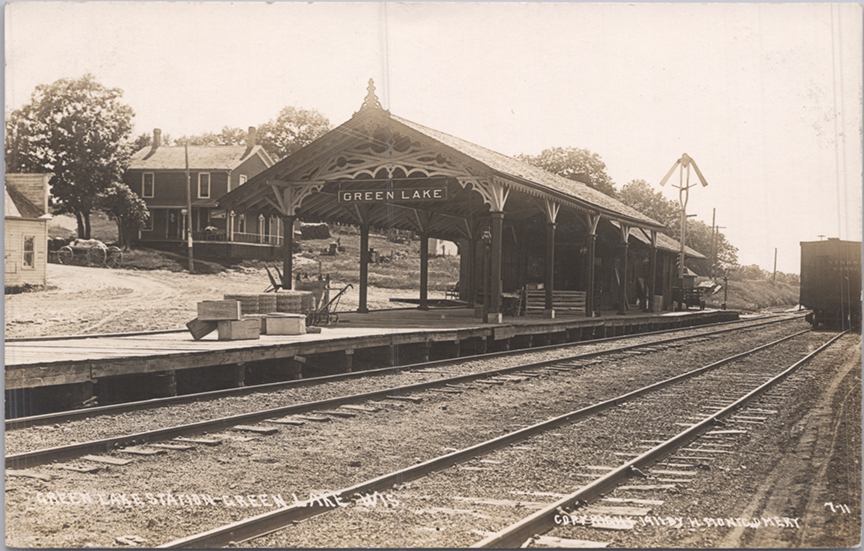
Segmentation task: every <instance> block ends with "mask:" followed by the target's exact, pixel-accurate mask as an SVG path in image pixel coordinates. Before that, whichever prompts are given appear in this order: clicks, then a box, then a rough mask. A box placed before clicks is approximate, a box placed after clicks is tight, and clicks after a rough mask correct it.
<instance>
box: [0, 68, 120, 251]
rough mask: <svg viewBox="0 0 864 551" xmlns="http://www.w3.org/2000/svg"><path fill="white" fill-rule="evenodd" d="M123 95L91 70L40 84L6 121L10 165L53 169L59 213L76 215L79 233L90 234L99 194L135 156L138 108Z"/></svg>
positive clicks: (14, 168) (23, 168) (81, 235)
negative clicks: (134, 123)
mask: <svg viewBox="0 0 864 551" xmlns="http://www.w3.org/2000/svg"><path fill="white" fill-rule="evenodd" d="M122 95H123V91H122V90H120V89H119V88H106V87H105V86H103V85H101V84H99V83H98V82H96V79H95V77H93V75H90V74H87V75H84V76H83V77H81V78H79V79H68V78H66V79H60V80H58V81H56V82H54V83H53V84H41V85H39V86H37V87H36V90H35V91H34V92H33V95H32V96H31V99H30V103H28V104H27V105H25V106H23V107H22V108H21V109H17V110H15V111H13V112H12V114H11V115H10V116H9V118H8V119H7V120H6V135H7V136H9V137H12V139H9V140H7V141H6V148H5V155H6V167H7V168H6V170H7V171H9V172H41V173H45V172H53V173H54V176H53V177H52V178H51V193H52V196H53V197H54V200H55V212H57V213H59V214H62V213H73V214H75V217H76V218H77V220H78V237H79V238H83V239H89V238H90V212H91V211H92V210H93V207H94V203H95V201H96V197H97V195H98V194H99V192H100V191H103V190H105V189H107V188H108V186H110V185H111V184H112V183H113V182H116V181H119V180H120V176H121V175H122V173H123V171H124V170H125V168H126V165H127V164H128V161H129V155H130V154H131V144H130V143H129V142H128V139H129V136H130V134H131V132H132V117H133V116H134V113H133V112H132V108H131V107H129V106H127V105H124V104H122V103H120V101H119V99H120V97H121V96H122Z"/></svg>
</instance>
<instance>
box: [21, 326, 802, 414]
mask: <svg viewBox="0 0 864 551" xmlns="http://www.w3.org/2000/svg"><path fill="white" fill-rule="evenodd" d="M768 317H769V318H772V319H769V320H767V321H764V320H763V319H761V318H760V319H757V320H755V321H754V320H753V319H750V320H735V321H726V322H720V323H716V324H706V325H700V326H695V327H688V328H676V329H664V330H661V331H653V332H646V333H639V334H635V335H620V336H615V337H604V338H599V339H592V340H588V341H580V342H575V343H564V344H554V345H548V346H539V347H535V348H531V349H519V350H511V351H505V352H490V353H486V354H477V355H473V356H460V357H456V358H447V359H444V360H435V361H430V362H423V363H417V364H410V365H404V366H394V367H384V368H379V369H371V370H365V371H356V372H351V373H341V374H338V375H327V376H322V377H313V378H308V379H296V380H291V381H283V382H276V383H266V384H260V385H250V386H244V387H239V388H229V389H224V390H214V391H208V392H199V393H194V394H183V395H180V396H171V397H166V398H154V399H150V400H141V401H136V402H126V403H120V404H111V405H105V406H97V407H91V408H84V409H76V410H69V411H60V412H54V413H47V414H42V415H33V416H27V417H16V418H12V419H6V421H5V428H6V430H7V431H11V430H16V429H21V428H26V427H31V426H39V425H53V424H57V423H65V422H67V421H72V420H77V419H87V418H90V417H96V416H99V415H117V414H120V413H125V412H130V411H142V410H149V409H154V408H160V407H169V406H174V405H180V404H189V403H195V402H201V401H204V400H215V399H219V398H225V397H231V396H246V395H249V394H255V393H262V392H273V391H279V390H284V389H291V388H302V387H308V386H316V385H320V384H326V383H332V382H336V381H348V380H352V379H358V378H363V377H375V376H386V375H392V374H394V373H401V372H406V371H420V370H423V369H431V368H441V367H446V366H451V365H456V364H462V363H468V362H473V361H480V360H489V359H494V358H503V357H508V356H514V355H519V354H532V353H543V352H549V351H554V350H561V349H565V348H573V347H579V346H586V345H596V344H603V343H609V342H616V341H620V340H628V339H640V340H641V339H644V338H646V337H654V336H657V335H663V334H668V333H673V332H676V333H677V332H688V333H690V332H693V331H703V330H704V329H708V328H711V327H725V329H720V330H716V331H710V332H704V333H702V332H700V333H696V334H690V335H683V336H680V337H675V338H671V339H664V340H660V341H651V342H649V343H647V344H646V343H641V342H640V343H639V344H635V345H632V346H630V347H622V348H621V349H620V350H622V351H623V350H628V349H634V348H638V347H640V346H650V345H651V344H652V343H653V344H662V343H669V342H675V341H680V340H687V339H694V338H698V335H705V336H711V335H717V334H722V333H725V332H730V331H735V330H740V329H745V328H749V327H762V326H766V325H773V324H777V323H784V322H789V321H795V320H797V319H800V318H801V317H803V315H797V314H796V315H793V316H786V317H781V318H779V319H773V318H776V316H774V315H772V316H768ZM730 326H731V327H730ZM165 332H168V331H165ZM84 337H86V335H85V336H84ZM40 338H41V337H34V339H40ZM70 338H83V337H78V336H75V337H70ZM19 340H20V339H19ZM598 354H599V353H598ZM579 357H581V358H584V357H590V354H583V355H581V356H579ZM574 358H575V357H574Z"/></svg>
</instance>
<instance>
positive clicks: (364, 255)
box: [357, 224, 369, 314]
mask: <svg viewBox="0 0 864 551" xmlns="http://www.w3.org/2000/svg"><path fill="white" fill-rule="evenodd" d="M368 287H369V224H360V299H359V304H358V306H357V311H358V312H359V313H361V314H368V313H369V308H367V306H366V294H367V292H368Z"/></svg>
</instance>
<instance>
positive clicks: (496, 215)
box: [218, 80, 704, 323]
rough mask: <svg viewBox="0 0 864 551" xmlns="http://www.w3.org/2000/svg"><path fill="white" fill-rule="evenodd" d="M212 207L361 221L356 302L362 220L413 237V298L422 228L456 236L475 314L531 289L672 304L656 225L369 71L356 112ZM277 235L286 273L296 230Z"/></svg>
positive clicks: (665, 251)
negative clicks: (488, 142) (389, 102)
mask: <svg viewBox="0 0 864 551" xmlns="http://www.w3.org/2000/svg"><path fill="white" fill-rule="evenodd" d="M218 208H219V210H221V211H223V212H226V213H227V212H233V213H239V212H242V213H253V214H246V216H247V217H248V216H253V217H254V216H259V217H264V218H271V217H278V218H280V219H281V221H282V223H281V228H293V226H294V222H295V221H297V220H303V221H308V222H335V223H342V224H352V225H357V226H359V228H360V239H361V243H360V249H361V252H360V258H359V271H360V287H359V294H360V297H359V308H358V311H359V312H367V311H368V309H367V304H366V298H367V281H368V277H367V276H368V263H369V245H368V243H369V230H370V228H377V229H381V230H389V229H400V230H410V231H413V232H416V233H417V234H418V235H419V236H420V238H421V239H420V244H421V245H420V265H421V269H420V281H419V286H420V306H419V307H420V308H421V309H426V308H428V291H427V281H428V258H429V251H428V242H429V239H430V238H437V239H442V240H449V241H453V242H455V243H457V244H458V245H459V252H460V255H461V270H460V272H461V273H460V281H459V295H460V298H461V299H462V300H464V301H465V302H467V303H468V305H469V306H472V307H473V306H478V305H480V304H483V308H482V311H481V309H480V308H477V311H478V315H482V316H484V318H485V319H486V320H488V321H490V322H493V323H498V322H500V321H501V319H502V316H503V315H504V314H505V313H508V309H509V308H510V307H511V306H510V300H509V299H511V298H513V297H518V296H525V295H524V294H523V293H524V292H525V290H526V289H528V290H531V294H532V295H533V296H534V297H535V306H536V305H537V304H539V306H540V308H539V309H540V310H542V313H543V315H545V316H546V317H555V312H556V309H558V310H561V309H562V308H566V309H567V310H568V311H569V312H572V311H573V310H576V311H578V312H579V313H580V314H581V315H586V316H592V315H595V313H596V312H599V311H602V310H607V311H608V310H611V311H617V312H618V313H622V314H623V313H625V311H626V310H628V309H633V308H637V307H638V308H641V309H643V310H646V311H658V310H661V309H668V308H669V307H670V302H671V299H670V290H671V288H672V287H673V286H674V285H675V284H676V271H677V268H676V253H677V252H678V248H679V244H678V243H677V242H676V241H675V240H673V239H671V238H669V237H667V236H665V235H663V234H662V233H660V232H661V231H662V230H663V229H664V226H663V225H662V224H660V223H659V222H657V221H655V220H652V219H651V218H649V217H647V216H645V215H644V214H642V213H640V212H638V211H636V210H634V209H633V208H630V207H628V206H627V205H624V204H622V203H621V202H619V201H617V200H616V199H614V198H612V197H609V196H607V195H605V194H603V193H601V192H599V191H597V190H595V189H593V188H591V187H589V186H588V185H586V184H585V183H584V182H579V181H574V180H570V179H567V178H564V177H561V176H557V175H555V174H551V173H549V172H546V171H544V170H542V169H540V168H537V167H534V166H532V165H530V164H527V163H525V162H522V161H519V160H517V159H514V158H511V157H508V156H506V155H502V154H500V153H496V152H494V151H491V150H489V149H486V148H484V147H481V146H479V145H476V144H473V143H470V142H468V141H465V140H462V139H460V138H457V137H455V136H451V135H448V134H445V133H443V132H439V131H437V130H433V129H431V128H428V127H426V126H422V125H420V124H417V123H414V122H411V121H408V120H406V119H403V118H401V117H398V116H396V115H393V114H391V113H390V112H389V111H387V110H385V109H384V108H383V107H382V106H381V104H380V102H379V100H378V98H377V96H376V95H375V88H374V84H373V83H372V81H371V80H370V83H369V88H368V94H367V96H366V98H365V100H364V102H363V104H362V106H361V108H360V110H359V111H357V112H356V113H355V114H354V115H353V117H352V118H351V119H350V120H348V121H347V122H345V123H344V124H342V125H341V126H339V127H337V128H335V129H333V130H332V131H330V132H328V133H327V134H325V135H324V136H322V137H321V138H319V139H317V140H315V141H314V142H312V143H311V144H309V145H307V146H306V147H304V148H303V149H301V150H299V151H297V152H296V153H294V154H293V155H290V156H289V157H286V158H285V159H283V160H282V161H280V162H278V163H276V164H274V165H273V166H270V167H269V168H266V169H264V170H262V171H261V172H260V173H258V174H257V175H256V176H254V177H252V178H250V179H249V181H248V182H247V183H246V184H244V185H242V186H238V187H237V188H235V189H232V190H231V191H230V192H228V193H227V194H226V195H224V196H222V197H221V198H220V199H219V200H218ZM282 237H283V242H284V244H285V246H283V247H282V253H283V264H284V266H283V268H284V270H283V273H285V274H291V273H292V272H293V270H292V267H293V263H292V257H291V254H290V252H289V251H291V250H292V243H293V238H294V235H293V232H292V231H284V232H283V236H282ZM687 254H688V255H689V256H692V257H697V258H699V257H701V258H704V257H702V255H700V254H699V253H697V252H696V251H693V250H691V249H687ZM484 297H486V298H485V299H484ZM637 305H638V306H637Z"/></svg>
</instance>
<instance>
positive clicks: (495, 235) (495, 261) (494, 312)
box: [489, 212, 504, 323]
mask: <svg viewBox="0 0 864 551" xmlns="http://www.w3.org/2000/svg"><path fill="white" fill-rule="evenodd" d="M491 216H492V251H491V257H492V258H491V264H492V266H491V274H490V279H491V280H492V281H491V282H490V285H489V289H490V291H491V293H492V297H491V300H490V304H489V322H490V323H501V321H502V316H501V245H502V242H503V240H504V213H503V212H493V213H491Z"/></svg>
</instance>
